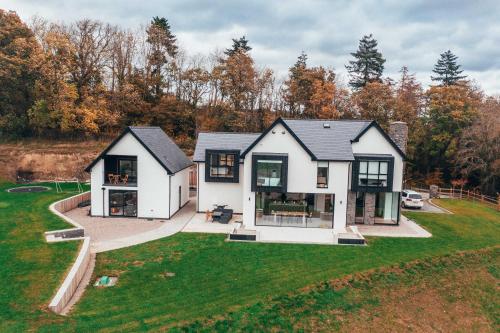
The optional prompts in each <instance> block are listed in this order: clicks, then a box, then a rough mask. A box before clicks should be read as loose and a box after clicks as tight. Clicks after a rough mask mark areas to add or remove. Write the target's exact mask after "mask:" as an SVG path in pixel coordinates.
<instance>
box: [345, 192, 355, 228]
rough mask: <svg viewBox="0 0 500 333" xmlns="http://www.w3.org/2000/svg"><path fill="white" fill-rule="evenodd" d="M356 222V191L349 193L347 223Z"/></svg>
mask: <svg viewBox="0 0 500 333" xmlns="http://www.w3.org/2000/svg"><path fill="white" fill-rule="evenodd" d="M355 222H356V192H353V191H349V192H348V193H347V223H346V224H347V225H350V224H354V223H355Z"/></svg>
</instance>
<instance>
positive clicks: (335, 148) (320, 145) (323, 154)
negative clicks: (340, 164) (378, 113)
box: [283, 119, 372, 161]
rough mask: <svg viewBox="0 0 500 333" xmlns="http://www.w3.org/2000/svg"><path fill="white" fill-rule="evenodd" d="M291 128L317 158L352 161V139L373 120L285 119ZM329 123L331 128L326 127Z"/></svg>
mask: <svg viewBox="0 0 500 333" xmlns="http://www.w3.org/2000/svg"><path fill="white" fill-rule="evenodd" d="M283 121H284V123H285V124H286V125H287V126H288V127H289V128H290V130H291V131H292V132H293V133H294V134H295V135H296V136H297V138H298V139H299V140H300V141H302V143H303V144H304V145H305V146H306V147H307V148H308V149H309V150H310V151H311V153H312V154H313V155H314V156H315V158H316V159H317V160H329V161H352V160H354V156H353V153H352V146H351V140H354V139H355V138H356V137H357V136H358V134H359V133H360V132H362V131H363V130H364V129H365V128H366V127H368V126H369V125H370V124H371V123H372V122H371V121H359V120H316V119H315V120H300V119H283ZM324 124H329V125H330V128H325V127H324Z"/></svg>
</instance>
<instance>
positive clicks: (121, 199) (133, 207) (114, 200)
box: [109, 190, 137, 216]
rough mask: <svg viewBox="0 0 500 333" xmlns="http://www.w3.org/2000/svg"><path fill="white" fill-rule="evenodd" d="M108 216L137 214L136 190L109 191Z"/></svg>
mask: <svg viewBox="0 0 500 333" xmlns="http://www.w3.org/2000/svg"><path fill="white" fill-rule="evenodd" d="M109 215H110V216H137V191H118V190H110V191H109Z"/></svg>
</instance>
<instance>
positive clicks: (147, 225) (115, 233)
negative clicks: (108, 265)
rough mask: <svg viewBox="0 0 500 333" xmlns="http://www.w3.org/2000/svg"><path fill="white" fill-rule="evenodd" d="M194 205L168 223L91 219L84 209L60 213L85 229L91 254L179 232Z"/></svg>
mask: <svg viewBox="0 0 500 333" xmlns="http://www.w3.org/2000/svg"><path fill="white" fill-rule="evenodd" d="M195 207H196V201H195V199H191V200H190V201H189V202H188V204H187V205H185V206H184V207H183V208H182V209H181V210H180V211H178V212H177V213H176V214H175V215H174V216H173V217H172V218H171V219H170V220H165V219H153V220H147V219H137V218H115V217H106V218H103V217H91V216H88V215H87V211H88V207H87V208H77V209H73V210H71V211H68V212H66V213H64V215H66V216H68V217H69V218H71V219H73V220H74V221H76V222H77V223H79V224H80V225H82V226H83V227H84V228H85V235H86V236H90V239H91V251H92V252H93V253H98V252H104V251H111V250H115V249H119V248H123V247H128V246H132V245H137V244H141V243H145V242H149V241H152V240H156V239H160V238H163V237H167V236H171V235H173V234H175V233H177V232H179V231H181V230H182V229H183V228H184V226H186V224H187V223H188V222H189V220H191V218H192V217H193V215H194V214H195Z"/></svg>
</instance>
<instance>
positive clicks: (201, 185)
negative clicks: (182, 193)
mask: <svg viewBox="0 0 500 333" xmlns="http://www.w3.org/2000/svg"><path fill="white" fill-rule="evenodd" d="M196 164H197V168H198V204H197V206H198V207H197V208H196V209H197V211H198V212H205V211H207V210H212V209H213V208H214V204H219V205H228V206H227V207H226V208H227V209H232V210H233V211H234V212H235V213H240V214H241V213H242V212H243V202H242V201H241V199H242V197H243V172H244V167H243V165H242V164H241V163H240V182H239V183H216V182H205V163H196Z"/></svg>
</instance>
